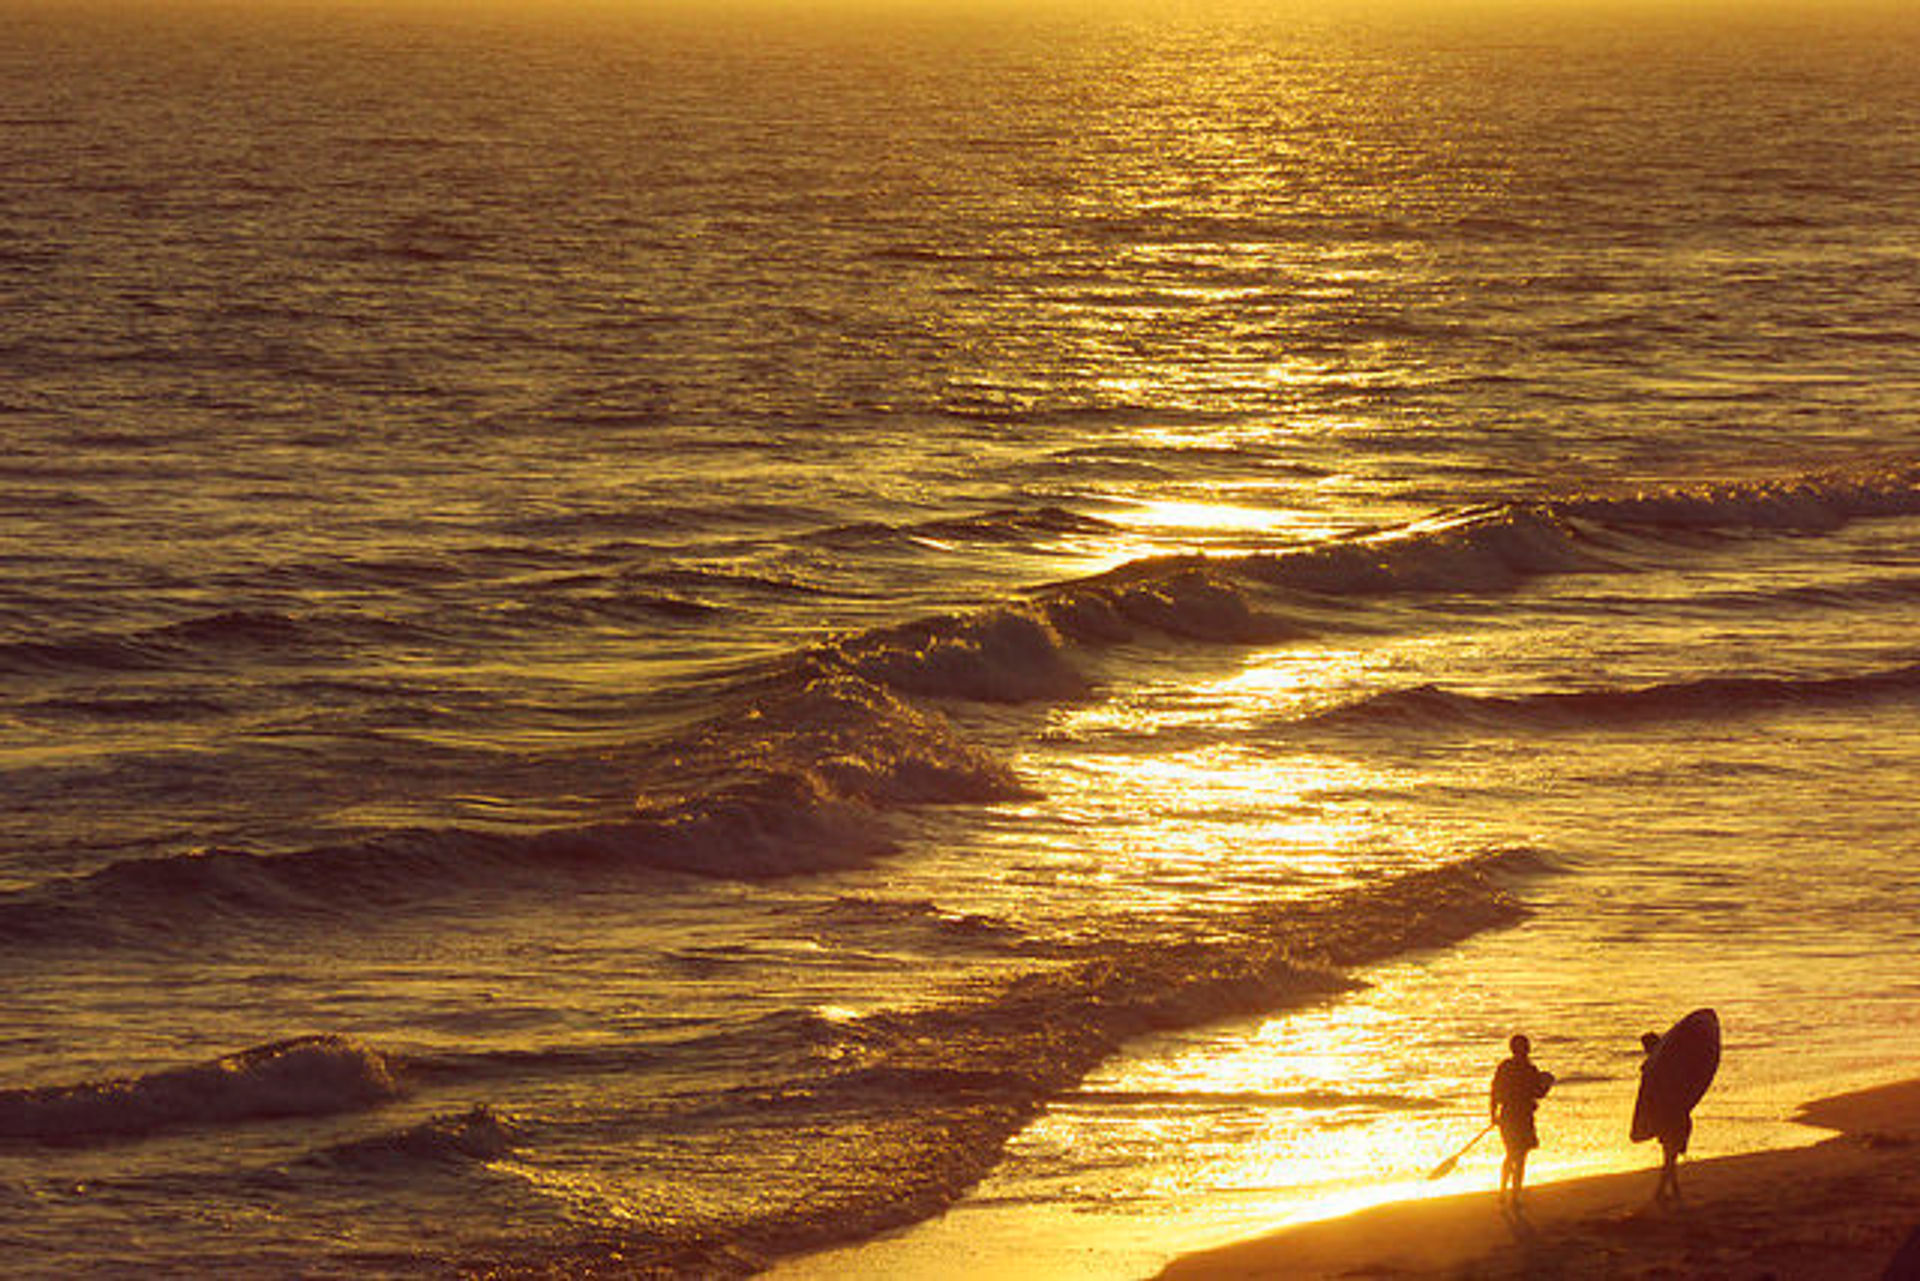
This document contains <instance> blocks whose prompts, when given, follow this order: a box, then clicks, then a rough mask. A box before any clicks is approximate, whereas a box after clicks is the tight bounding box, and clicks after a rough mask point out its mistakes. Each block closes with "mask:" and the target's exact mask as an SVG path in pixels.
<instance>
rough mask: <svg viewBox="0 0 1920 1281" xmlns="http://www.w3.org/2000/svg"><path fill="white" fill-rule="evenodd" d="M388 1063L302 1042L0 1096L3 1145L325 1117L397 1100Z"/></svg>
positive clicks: (317, 1039)
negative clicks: (117, 1077)
mask: <svg viewBox="0 0 1920 1281" xmlns="http://www.w3.org/2000/svg"><path fill="white" fill-rule="evenodd" d="M400 1093H401V1087H400V1085H399V1083H398V1081H396V1079H395V1077H394V1075H393V1072H392V1070H391V1068H390V1067H389V1065H388V1062H387V1060H386V1059H384V1058H383V1057H381V1055H379V1054H378V1053H376V1052H375V1051H374V1050H372V1049H369V1048H368V1047H367V1046H365V1045H362V1044H361V1043H359V1042H358V1041H354V1040H352V1039H350V1038H348V1037H343V1036H305V1037H298V1038H295V1039H293V1040H288V1041H276V1042H274V1043H272V1044H270V1045H260V1046H255V1047H253V1048H252V1049H249V1050H242V1051H241V1052H239V1053H237V1054H229V1055H226V1056H225V1057H222V1058H218V1059H214V1060H212V1061H210V1062H206V1063H196V1064H193V1065H191V1066H188V1067H179V1068H168V1069H165V1070H163V1071H159V1072H150V1073H147V1074H146V1075H143V1076H137V1077H131V1078H127V1079H122V1080H110V1081H87V1082H82V1083H81V1084H78V1085H59V1086H43V1087H38V1088H32V1089H21V1090H7V1091H4V1092H0V1139H12V1140H28V1141H32V1142H37V1143H49V1144H69V1143H86V1142H93V1141H99V1140H103V1139H115V1138H137V1137H141V1136H145V1135H149V1134H153V1133H156V1132H158V1131H161V1130H167V1129H174V1128H179V1127H188V1126H204V1125H219V1124H230V1123H232V1122H236V1121H251V1120H264V1119H268V1118H273V1117H293V1116H325V1115H329V1114H332V1113H336V1112H350V1111H355V1110H358V1109H361V1108H367V1107H373V1106H375V1105H377V1104H380V1103H385V1102H387V1101H388V1100H390V1099H394V1098H397V1097H399V1095H400Z"/></svg>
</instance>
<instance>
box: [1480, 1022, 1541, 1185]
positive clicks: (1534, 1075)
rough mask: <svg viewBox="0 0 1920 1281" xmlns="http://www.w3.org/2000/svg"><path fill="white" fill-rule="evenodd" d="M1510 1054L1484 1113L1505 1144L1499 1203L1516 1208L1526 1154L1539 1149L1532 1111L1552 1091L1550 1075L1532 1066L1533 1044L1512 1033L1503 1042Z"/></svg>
mask: <svg viewBox="0 0 1920 1281" xmlns="http://www.w3.org/2000/svg"><path fill="white" fill-rule="evenodd" d="M1507 1049H1508V1050H1509V1051H1511V1054H1510V1056H1509V1057H1508V1058H1506V1059H1503V1060H1501V1063H1500V1066H1499V1067H1497V1068H1495V1069H1494V1071H1493V1086H1492V1088H1491V1089H1490V1090H1489V1091H1488V1099H1487V1110H1488V1113H1489V1117H1490V1119H1491V1120H1492V1122H1493V1124H1495V1125H1497V1126H1499V1127H1500V1141H1501V1143H1503V1144H1505V1145H1506V1149H1507V1159H1506V1160H1505V1161H1503V1162H1502V1163H1501V1165H1500V1201H1501V1204H1503V1205H1510V1206H1512V1207H1513V1208H1514V1209H1516V1210H1517V1209H1519V1208H1520V1188H1521V1185H1522V1184H1524V1183H1525V1182H1526V1179H1527V1153H1529V1152H1531V1151H1533V1150H1534V1149H1535V1148H1537V1147H1539V1146H1540V1136H1539V1134H1538V1133H1536V1132H1535V1130H1534V1126H1533V1114H1534V1110H1535V1109H1536V1108H1538V1107H1539V1106H1540V1100H1541V1099H1544V1098H1545V1097H1547V1091H1548V1090H1550V1089H1552V1088H1553V1073H1551V1072H1543V1071H1541V1070H1540V1069H1539V1068H1538V1067H1536V1066H1535V1065H1534V1062H1533V1057H1532V1055H1533V1043H1532V1042H1531V1041H1529V1040H1528V1039H1527V1038H1526V1037H1524V1036H1521V1035H1519V1034H1517V1033H1516V1034H1515V1035H1514V1037H1513V1038H1512V1039H1511V1040H1509V1041H1508V1042H1507Z"/></svg>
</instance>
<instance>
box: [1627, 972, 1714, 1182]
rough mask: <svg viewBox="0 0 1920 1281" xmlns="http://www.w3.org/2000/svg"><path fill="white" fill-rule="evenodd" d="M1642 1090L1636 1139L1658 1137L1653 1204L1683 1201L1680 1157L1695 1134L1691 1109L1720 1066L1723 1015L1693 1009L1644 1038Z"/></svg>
mask: <svg viewBox="0 0 1920 1281" xmlns="http://www.w3.org/2000/svg"><path fill="white" fill-rule="evenodd" d="M1640 1048H1641V1049H1642V1050H1643V1051H1645V1052H1646V1058H1645V1059H1643V1060H1642V1061H1641V1063H1640V1090H1639V1093H1638V1094H1637V1095H1636V1096H1635V1098H1634V1101H1633V1126H1632V1129H1631V1130H1630V1131H1629V1132H1628V1137H1630V1138H1631V1139H1632V1140H1633V1141H1634V1142H1635V1143H1644V1142H1646V1141H1647V1140H1648V1139H1658V1140H1660V1156H1661V1161H1660V1182H1659V1185H1658V1186H1657V1187H1656V1188H1655V1189H1654V1193H1653V1200H1654V1204H1656V1205H1661V1206H1667V1205H1678V1204H1679V1203H1680V1158H1681V1156H1682V1155H1683V1154H1684V1153H1685V1152H1686V1150H1687V1143H1688V1141H1689V1140H1691V1139H1692V1138H1693V1108H1694V1105H1695V1104H1697V1103H1699V1102H1700V1099H1701V1096H1702V1095H1704V1094H1705V1093H1706V1092H1707V1087H1708V1086H1709V1085H1711V1084H1712V1083H1713V1076H1714V1073H1715V1072H1716V1071H1717V1070H1718V1069H1719V1067H1720V1017H1719V1015H1717V1014H1715V1013H1714V1012H1713V1011H1712V1010H1709V1009H1702V1010H1695V1011H1694V1012H1693V1013H1691V1014H1689V1015H1687V1017H1685V1018H1683V1019H1681V1020H1680V1021H1679V1022H1678V1023H1675V1024H1674V1025H1673V1026H1672V1027H1671V1028H1669V1029H1667V1031H1666V1033H1665V1035H1662V1034H1660V1033H1658V1032H1648V1033H1645V1034H1644V1035H1642V1036H1641V1038H1640Z"/></svg>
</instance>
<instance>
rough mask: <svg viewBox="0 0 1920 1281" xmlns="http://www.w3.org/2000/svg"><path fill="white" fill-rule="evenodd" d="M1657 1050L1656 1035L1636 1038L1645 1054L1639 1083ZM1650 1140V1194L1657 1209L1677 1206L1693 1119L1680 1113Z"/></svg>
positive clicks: (1644, 1033)
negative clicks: (1656, 1156) (1656, 1153)
mask: <svg viewBox="0 0 1920 1281" xmlns="http://www.w3.org/2000/svg"><path fill="white" fill-rule="evenodd" d="M1659 1048H1660V1034H1659V1033H1658V1032H1642V1033H1641V1034H1640V1049H1641V1050H1642V1051H1643V1052H1644V1053H1645V1054H1646V1058H1644V1059H1642V1060H1641V1062H1640V1076H1641V1078H1642V1079H1643V1080H1644V1079H1645V1078H1646V1075H1647V1065H1648V1064H1649V1063H1652V1062H1653V1052H1654V1051H1655V1050H1657V1049H1659ZM1653 1137H1654V1138H1656V1139H1658V1140H1660V1185H1659V1186H1658V1187H1656V1188H1655V1189H1654V1190H1653V1199H1654V1200H1655V1201H1657V1202H1658V1203H1660V1204H1661V1205H1665V1204H1666V1203H1667V1202H1668V1201H1676V1202H1677V1201H1679V1199H1680V1154H1681V1153H1682V1152H1685V1151H1686V1150H1687V1140H1688V1139H1690V1138H1692V1137H1693V1115H1692V1114H1691V1113H1688V1112H1683V1113H1681V1114H1680V1115H1679V1116H1678V1117H1677V1118H1668V1119H1667V1120H1666V1121H1665V1123H1664V1124H1663V1125H1662V1126H1661V1128H1660V1129H1658V1130H1656V1131H1655V1132H1654V1136H1653Z"/></svg>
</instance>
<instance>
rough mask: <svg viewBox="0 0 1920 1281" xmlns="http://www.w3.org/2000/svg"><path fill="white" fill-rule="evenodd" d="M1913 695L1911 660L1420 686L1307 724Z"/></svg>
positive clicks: (1627, 717)
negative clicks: (1476, 688) (1808, 670)
mask: <svg viewBox="0 0 1920 1281" xmlns="http://www.w3.org/2000/svg"><path fill="white" fill-rule="evenodd" d="M1916 697H1920V663H1909V664H1905V665H1902V666H1897V667H1888V668H1882V669H1880V670H1877V671H1870V672H1862V673H1857V674H1853V675H1847V676H1815V677H1774V676H1711V677H1703V678H1701V679H1698V680H1688V681H1668V682H1659V683H1655V684H1651V685H1641V686H1632V687H1622V688H1611V689H1591V690H1570V691H1564V692H1549V693H1541V694H1526V695H1517V696H1500V695H1484V694H1465V693H1460V692H1457V691H1451V690H1445V689H1441V688H1439V687H1438V686H1434V685H1421V686H1418V687H1416V688H1412V689H1401V690H1391V691H1388V692H1386V693H1381V694H1374V695H1371V696H1369V697H1367V698H1364V699H1361V700H1359V701H1358V702H1354V703H1349V704H1347V705H1345V706H1342V707H1337V708H1332V709H1330V710H1327V711H1324V712H1319V713H1317V714H1315V715H1314V716H1312V717H1310V718H1308V721H1307V723H1308V724H1310V725H1321V726H1330V727H1334V728H1389V729H1395V730H1400V729H1423V728H1431V729H1441V728H1447V727H1452V726H1497V725H1510V726H1525V727H1527V728H1531V729H1562V728H1564V729H1578V728H1586V727H1594V726H1602V727H1604V726H1609V725H1634V724H1646V723H1657V722H1661V721H1672V720H1690V719H1697V718H1704V719H1709V720H1722V719H1726V718H1728V717H1733V716H1743V715H1755V714H1759V713H1763V712H1767V711H1773V710H1777V709H1780V708H1801V707H1844V706H1849V705H1855V704H1861V703H1870V702H1880V701H1887V700H1906V699H1913V698H1916Z"/></svg>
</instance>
